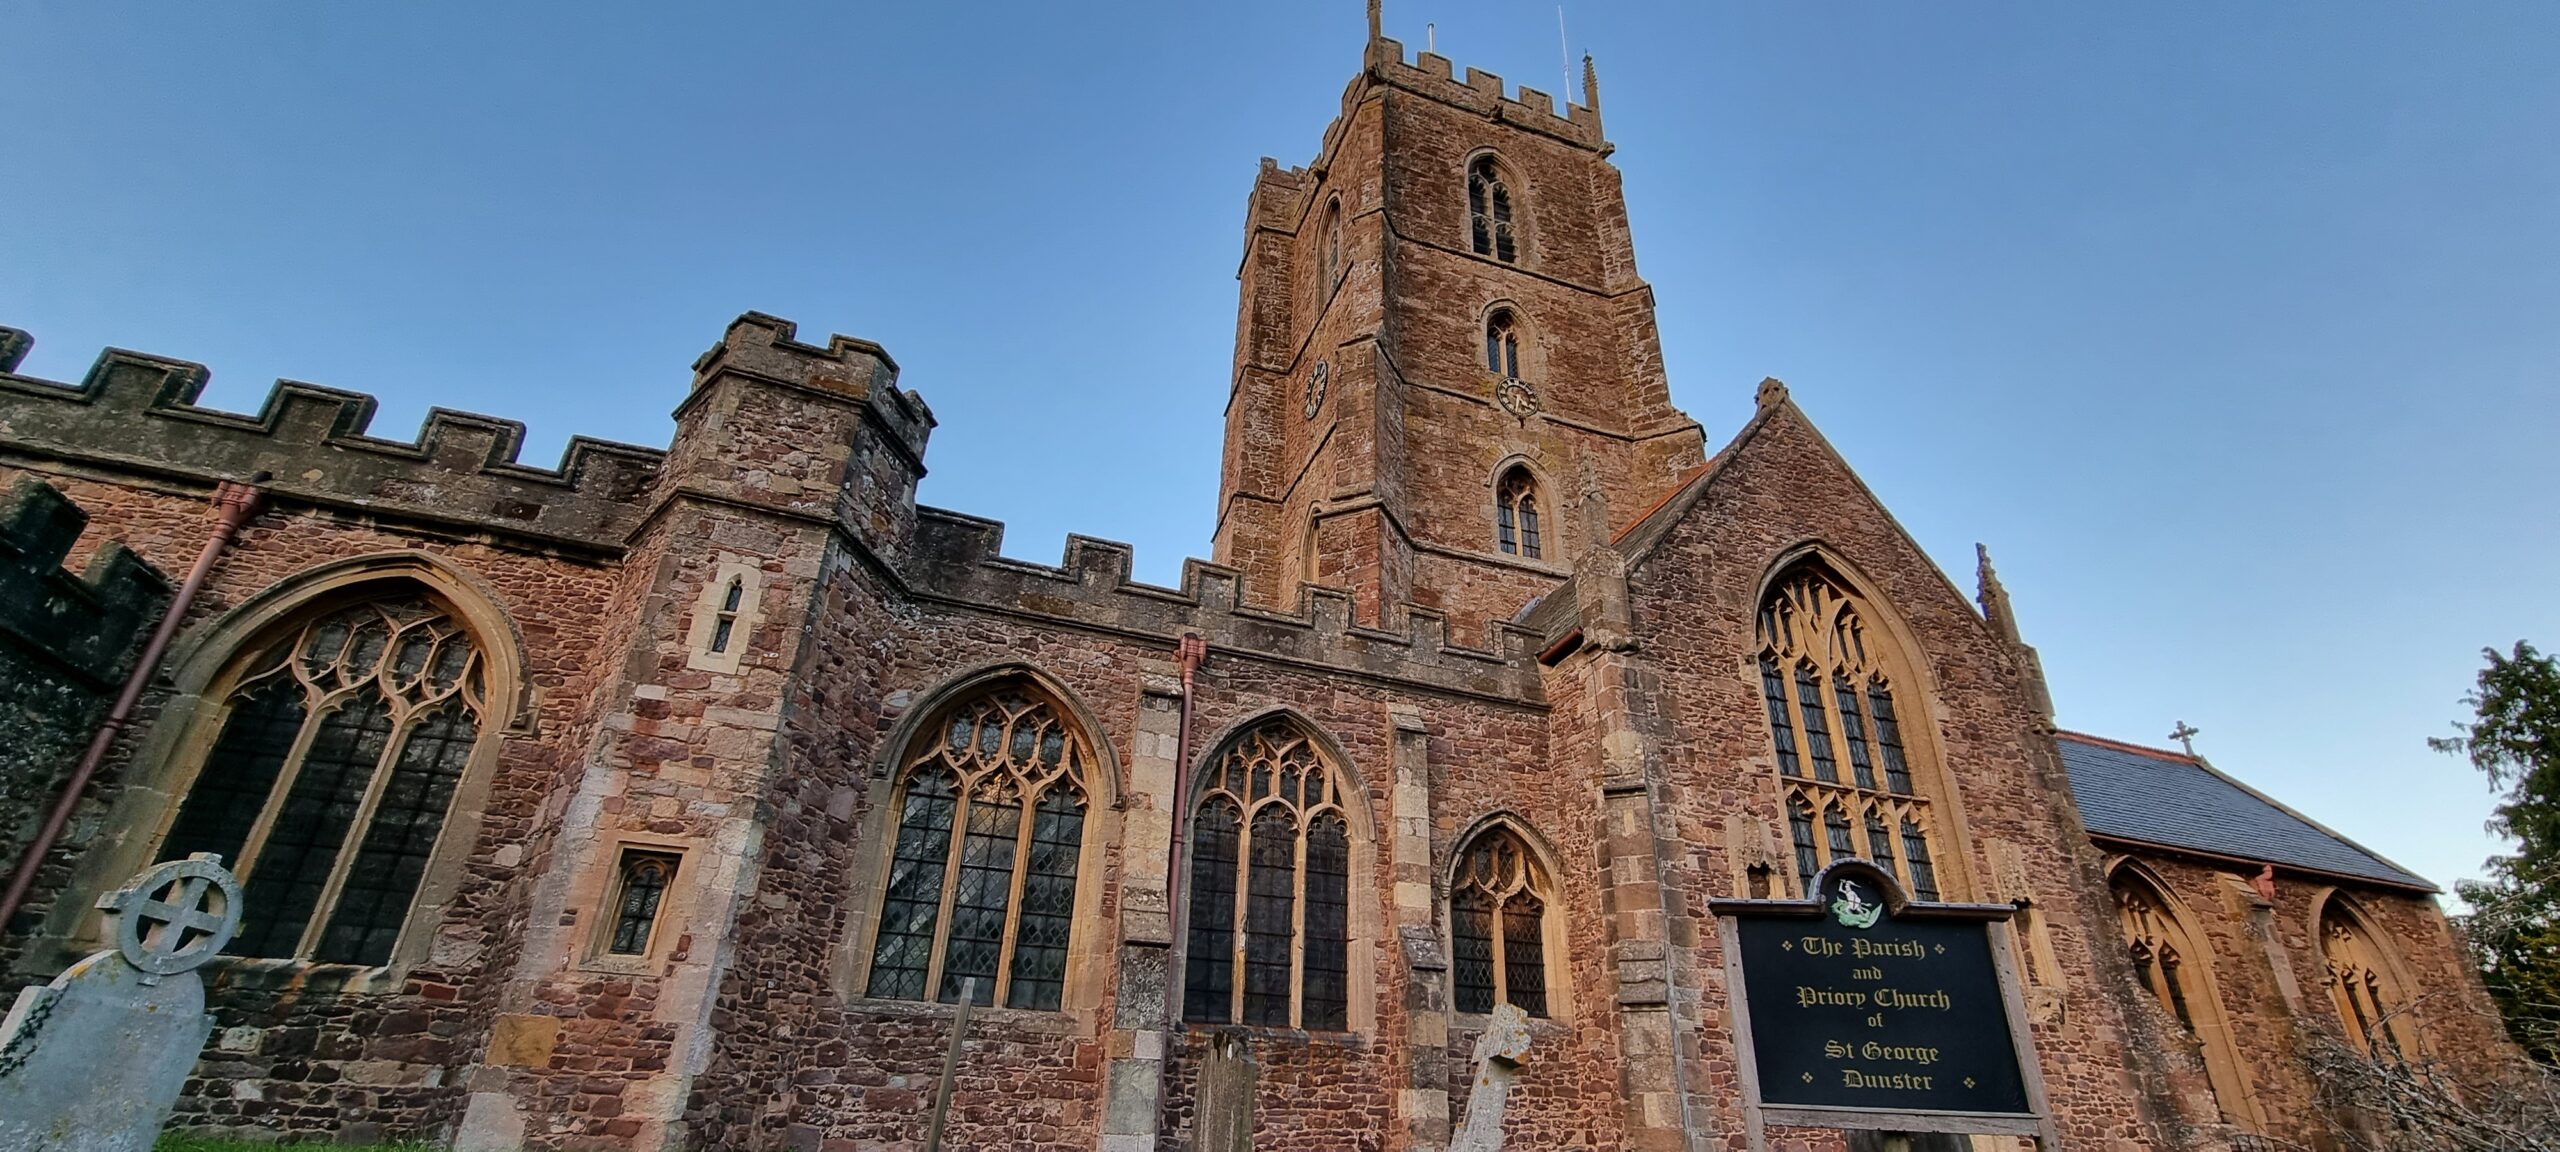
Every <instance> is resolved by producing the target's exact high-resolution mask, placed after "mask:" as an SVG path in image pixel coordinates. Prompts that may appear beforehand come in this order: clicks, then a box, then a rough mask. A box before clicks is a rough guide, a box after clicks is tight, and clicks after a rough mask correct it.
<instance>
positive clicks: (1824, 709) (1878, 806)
mask: <svg viewBox="0 0 2560 1152" xmlns="http://www.w3.org/2000/svg"><path fill="white" fill-rule="evenodd" d="M1808 579H1810V580H1813V581H1818V582H1820V583H1822V584H1824V585H1827V586H1829V587H1830V588H1831V589H1832V592H1831V593H1830V595H1831V596H1832V598H1833V599H1835V600H1836V601H1838V602H1839V603H1840V604H1842V605H1845V606H1846V607H1845V611H1846V613H1847V615H1848V616H1849V617H1850V618H1853V619H1854V620H1855V622H1856V625H1857V630H1856V632H1855V633H1854V647H1855V651H1856V660H1855V663H1856V665H1857V669H1858V671H1857V673H1856V675H1855V676H1854V677H1853V678H1854V679H1860V680H1866V681H1868V683H1869V684H1870V685H1871V684H1872V679H1871V678H1880V679H1881V680H1882V682H1883V683H1884V684H1885V685H1886V686H1887V689H1888V691H1887V693H1886V695H1887V697H1888V699H1887V701H1886V702H1885V703H1886V704H1888V705H1890V706H1891V708H1892V712H1893V716H1892V718H1891V723H1890V726H1889V728H1890V732H1891V734H1892V735H1894V736H1897V737H1898V738H1899V739H1898V743H1899V745H1900V749H1901V753H1902V759H1903V760H1904V762H1905V764H1906V766H1907V768H1908V771H1909V774H1910V786H1909V787H1908V788H1907V790H1905V789H1895V788H1890V787H1887V788H1883V789H1876V788H1874V787H1873V786H1865V787H1862V788H1860V789H1854V790H1853V789H1850V788H1847V787H1845V785H1849V784H1852V783H1855V782H1856V781H1855V779H1854V777H1855V775H1856V773H1857V772H1858V771H1860V769H1859V767H1858V766H1857V765H1855V764H1854V763H1853V761H1854V760H1855V759H1856V758H1857V757H1858V755H1859V751H1858V746H1859V745H1861V744H1863V745H1864V749H1865V751H1864V754H1865V755H1866V756H1867V757H1869V758H1871V759H1878V758H1880V759H1889V758H1890V757H1889V756H1888V754H1887V753H1886V752H1885V750H1884V748H1883V745H1884V743H1885V740H1884V737H1885V735H1886V734H1887V731H1888V725H1887V723H1886V717H1884V716H1883V715H1881V714H1880V712H1878V711H1875V710H1871V709H1870V708H1869V707H1868V706H1869V705H1872V704H1873V703H1874V702H1873V699H1872V690H1871V687H1866V686H1862V687H1861V688H1860V690H1859V693H1858V695H1859V697H1860V699H1859V703H1860V705H1861V707H1860V708H1859V709H1857V710H1858V711H1859V712H1861V713H1863V714H1862V715H1859V716H1856V717H1852V716H1851V715H1850V714H1849V712H1848V711H1847V710H1844V709H1842V708H1840V707H1838V706H1837V702H1836V701H1835V700H1834V699H1833V698H1834V696H1835V694H1836V693H1835V689H1834V685H1832V684H1828V683H1821V684H1816V685H1814V689H1813V692H1814V695H1815V696H1816V697H1819V698H1821V700H1822V702H1823V703H1822V706H1821V707H1819V708H1817V709H1814V710H1812V711H1806V710H1803V709H1802V704H1803V702H1804V701H1803V696H1804V688H1805V684H1804V682H1803V681H1802V680H1801V679H1798V678H1797V677H1796V669H1795V667H1793V665H1795V664H1796V663H1797V662H1798V661H1799V660H1800V659H1801V657H1798V656H1789V657H1783V658H1781V659H1780V661H1779V663H1780V664H1781V665H1783V666H1785V667H1783V668H1782V673H1783V675H1782V679H1783V680H1784V683H1783V684H1782V685H1779V686H1778V687H1777V688H1773V687H1772V681H1771V680H1770V678H1769V671H1770V666H1769V663H1768V660H1767V657H1766V655H1765V654H1767V653H1769V652H1770V651H1771V649H1770V648H1769V646H1768V637H1766V636H1765V635H1764V634H1763V633H1764V632H1765V630H1766V628H1767V627H1768V621H1767V613H1768V612H1770V611H1771V609H1772V605H1773V604H1775V603H1776V602H1777V601H1778V600H1779V599H1780V598H1781V597H1782V596H1787V595H1791V594H1792V593H1793V590H1794V589H1795V588H1796V586H1798V585H1799V584H1801V583H1802V582H1804V581H1806V580H1808ZM1751 603H1752V605H1753V620H1754V633H1753V637H1752V639H1751V640H1750V641H1749V643H1748V644H1747V646H1746V648H1747V651H1746V652H1745V654H1744V655H1743V656H1742V657H1741V659H1740V661H1739V662H1738V664H1739V667H1738V672H1739V674H1740V675H1741V677H1742V678H1743V680H1744V681H1745V682H1746V683H1747V684H1749V685H1750V688H1751V690H1752V691H1753V693H1754V694H1755V695H1761V696H1763V697H1764V699H1768V698H1770V697H1771V696H1772V694H1773V693H1774V694H1776V695H1777V696H1782V697H1783V698H1784V700H1785V701H1786V702H1785V703H1784V704H1779V703H1777V702H1775V700H1771V702H1770V709H1771V711H1770V714H1769V720H1768V727H1769V729H1770V731H1771V738H1772V741H1773V746H1772V753H1773V761H1774V763H1775V764H1776V766H1777V768H1778V775H1779V780H1778V795H1779V798H1780V812H1779V817H1780V820H1781V822H1782V826H1784V827H1786V828H1788V829H1789V838H1790V841H1791V843H1792V852H1791V855H1792V856H1793V857H1794V863H1795V866H1794V867H1793V869H1791V871H1792V873H1793V875H1792V876H1791V877H1790V879H1793V880H1795V881H1796V885H1797V887H1799V888H1802V889H1805V890H1807V891H1810V888H1809V887H1808V886H1807V885H1806V883H1805V875H1806V874H1807V873H1809V872H1819V871H1820V870H1821V867H1822V865H1823V864H1825V863H1827V862H1829V861H1831V860H1832V859H1834V858H1837V857H1840V856H1841V855H1842V852H1843V848H1842V840H1843V838H1844V837H1843V835H1842V833H1841V831H1840V827H1839V825H1838V824H1837V823H1836V822H1835V821H1834V820H1833V819H1832V815H1831V814H1832V813H1833V811H1834V810H1835V807H1836V810H1837V811H1838V813H1839V815H1840V817H1841V819H1843V820H1846V821H1847V822H1848V823H1849V824H1850V825H1851V827H1849V828H1848V830H1847V832H1846V837H1845V838H1846V840H1847V842H1848V845H1847V849H1846V852H1847V855H1848V856H1852V857H1858V858H1865V857H1868V856H1870V855H1871V848H1872V847H1873V846H1875V844H1876V842H1877V841H1878V839H1879V838H1878V837H1877V836H1876V835H1875V830H1874V829H1873V828H1871V827H1870V826H1868V823H1867V821H1868V819H1869V817H1870V816H1872V815H1881V816H1882V818H1883V820H1884V822H1885V825H1886V827H1885V828H1884V832H1885V835H1884V836H1883V837H1882V838H1881V839H1882V840H1883V841H1886V842H1890V843H1891V844H1892V845H1893V846H1894V851H1895V852H1896V853H1897V854H1898V855H1902V856H1903V857H1904V858H1903V859H1901V860H1897V861H1895V862H1894V863H1893V869H1892V870H1893V871H1894V872H1895V874H1896V876H1897V880H1898V883H1900V884H1902V885H1904V886H1905V887H1907V888H1910V889H1912V890H1911V892H1910V895H1911V897H1912V898H1914V899H1936V900H1944V901H1961V900H1964V899H1968V898H1970V897H1971V895H1972V894H1973V893H1975V892H1977V891H1979V890H1980V889H1981V882H1980V879H1979V878H1978V877H1976V876H1975V875H1974V865H1973V861H1972V853H1971V851H1969V848H1968V846H1969V845H1970V843H1971V839H1970V837H1969V836H1968V835H1967V834H1966V832H1965V822H1964V811H1963V805H1962V798H1961V797H1960V796H1959V794H1958V793H1957V790H1956V788H1955V781H1954V776H1953V774H1952V773H1951V772H1949V771H1948V770H1947V758H1946V753H1945V748H1944V744H1943V740H1942V739H1941V737H1940V734H1939V732H1938V725H1937V722H1936V709H1935V707H1934V704H1935V701H1937V700H1938V699H1939V693H1938V686H1937V683H1936V677H1935V676H1934V675H1932V674H1931V671H1930V668H1929V664H1928V660H1927V656H1926V653H1927V649H1926V648H1924V647H1923V646H1922V645H1921V644H1920V642H1919V638H1918V636H1917V635H1916V634H1914V633H1913V631H1912V630H1911V628H1910V626H1909V624H1908V622H1907V621H1906V620H1905V619H1904V617H1903V616H1902V614H1901V612H1900V611H1899V609H1897V608H1896V606H1895V605H1894V604H1893V602H1892V601H1891V600H1890V599H1888V598H1887V597H1886V596H1884V594H1883V592H1882V590H1881V589H1880V587H1879V586H1878V585H1877V584H1876V583H1875V582H1874V581H1873V580H1872V579H1870V578H1868V577H1867V576H1865V575H1864V574H1863V573H1862V572H1860V571H1859V570H1858V568H1857V567H1856V566H1855V565H1854V564H1851V563H1850V562H1848V561H1847V559H1846V558H1845V557H1844V556H1842V555H1841V554H1840V553H1839V552H1838V550H1836V549H1833V548H1831V547H1829V546H1828V545H1826V544H1824V543H1823V542H1822V541H1820V540H1817V539H1807V540H1803V541H1799V542H1798V543H1796V544H1793V545H1791V546H1788V547H1785V548H1781V549H1778V550H1777V551H1776V552H1775V554H1774V556H1773V558H1772V559H1771V560H1770V561H1769V563H1768V564H1767V565H1765V566H1764V567H1763V568H1762V569H1761V575H1760V578H1759V579H1758V581H1756V583H1755V586H1754V592H1753V599H1752V601H1751ZM1870 637H1872V639H1870ZM1822 643H1823V644H1826V645H1827V644H1832V643H1834V641H1833V639H1832V638H1830V637H1829V636H1826V637H1824V638H1823V640H1822ZM1823 663H1824V664H1825V665H1826V667H1825V669H1824V670H1825V671H1826V672H1836V671H1843V670H1846V669H1845V667H1844V666H1843V665H1841V664H1840V663H1839V662H1838V661H1837V660H1836V659H1834V658H1830V657H1826V658H1825V659H1824V661H1823ZM1781 709H1783V710H1784V711H1783V713H1782V712H1781ZM1816 711H1818V712H1820V713H1821V715H1820V716H1816V715H1814V712H1816ZM1782 714H1783V715H1784V716H1786V717H1787V718H1788V721H1789V725H1788V727H1787V728H1786V730H1785V736H1784V738H1782V735H1781V726H1780V724H1779V723H1778V717H1779V716H1781V715H1782ZM1861 734H1863V738H1861ZM1789 740H1793V741H1797V742H1800V744H1801V747H1802V748H1803V749H1804V750H1805V751H1806V752H1807V753H1808V754H1809V756H1810V758H1811V759H1812V760H1814V761H1815V762H1814V763H1810V764H1799V765H1798V766H1797V767H1796V768H1795V770H1794V771H1792V772H1791V771H1790V759H1791V756H1792V755H1793V753H1791V752H1790V750H1789V749H1788V747H1787V742H1788V741H1789ZM1814 749H1820V750H1821V755H1827V756H1831V757H1833V759H1834V763H1833V764H1832V765H1831V766H1830V767H1829V769H1828V771H1830V772H1831V773H1833V776H1834V778H1833V779H1829V780H1826V779H1824V772H1825V771H1826V769H1825V767H1824V766H1823V765H1822V764H1821V763H1819V760H1820V758H1821V756H1819V755H1810V754H1811V753H1812V752H1813V750H1814ZM1869 770H1872V771H1873V772H1875V773H1876V775H1877V776H1878V777H1879V779H1878V780H1877V782H1876V783H1878V784H1884V783H1886V781H1885V780H1884V779H1882V777H1884V776H1885V775H1886V771H1887V770H1886V767H1885V765H1883V764H1874V765H1872V766H1871V769H1869ZM1860 792H1866V793H1873V795H1860V794H1858V793H1860ZM1799 793H1803V794H1804V795H1803V796H1801V797H1799V795H1798V794H1799ZM1835 800H1836V801H1838V803H1837V805H1836V806H1835V804H1834V803H1833V801H1835ZM1871 801H1872V802H1871ZM1905 819H1910V820H1912V821H1913V823H1914V824H1915V825H1916V826H1917V830H1918V832H1919V835H1918V836H1917V837H1916V839H1917V840H1918V842H1919V843H1920V845H1921V847H1922V849H1923V854H1924V859H1921V860H1914V859H1912V858H1910V856H1909V855H1908V854H1909V852H1910V848H1911V844H1912V842H1913V841H1914V839H1915V837H1913V836H1911V835H1908V834H1906V833H1905V831H1904V830H1903V829H1902V827H1901V822H1902V821H1903V820H1905ZM1808 821H1810V822H1811V823H1812V825H1813V830H1812V831H1811V833H1810V835H1811V836H1812V837H1813V838H1814V839H1813V843H1812V846H1811V851H1810V855H1811V856H1812V857H1813V859H1812V860H1811V861H1808V859H1807V856H1808V849H1807V836H1808V832H1807V830H1806V824H1807V822H1808ZM1808 863H1811V864H1812V866H1811V867H1808ZM1924 864H1925V865H1926V869H1925V871H1926V872H1927V873H1928V878H1929V879H1930V880H1932V881H1933V885H1934V887H1935V888H1936V892H1935V894H1934V895H1933V894H1932V893H1930V892H1929V891H1926V890H1925V888H1924V887H1923V886H1922V885H1921V884H1920V883H1919V882H1918V879H1917V877H1918V876H1919V874H1920V873H1921V872H1922V871H1923V865H1924ZM1906 867H1907V868H1909V869H1910V872H1909V873H1905V872H1904V871H1903V869H1904V868H1906Z"/></svg>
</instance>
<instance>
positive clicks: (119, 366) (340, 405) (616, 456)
mask: <svg viewBox="0 0 2560 1152" xmlns="http://www.w3.org/2000/svg"><path fill="white" fill-rule="evenodd" d="M30 344H32V340H31V338H30V337H29V336H28V335H27V334H26V333H25V332H23V331H19V330H17V329H14V328H0V450H5V451H8V452H14V453H24V454H32V455H38V456H44V457H49V458H53V459H60V460H68V461H73V462H79V463H89V464H99V465H105V466H109V467H112V468H115V469H117V470H119V471H124V472H128V473H142V474H148V475H158V476H163V477H171V478H178V479H184V480H188V481H194V482H198V483H202V484H206V485H211V484H213V483H215V482H218V481H221V480H226V479H237V478H240V477H244V476H248V475H250V474H252V473H256V472H262V471H263V472H270V473H273V474H274V480H273V481H272V483H271V484H270V485H269V486H268V487H269V490H270V491H271V492H272V493H274V494H275V495H277V496H280V497H283V498H286V499H298V500H303V501H308V502H311V503H314V504H321V505H327V506H334V507H340V508H346V509H350V510H355V511H360V512H380V513H395V514H399V515H402V516H406V517H409V518H413V519H417V520H424V521H431V522H437V523H441V524H446V525H450V526H453V527H457V528H462V529H465V530H475V531H489V532H497V533H504V534H508V535H515V536H527V537H534V538H538V539H542V540H546V541H552V542H559V543H573V544H580V545H586V546H591V547H606V548H612V547H619V546H620V544H621V543H622V540H623V538H624V537H625V536H626V535H627V534H628V533H629V531H630V529H631V527H632V525H633V524H634V523H636V522H637V520H638V518H639V517H640V515H641V514H642V512H643V511H644V509H643V508H642V507H641V504H640V502H639V500H638V499H637V498H638V497H639V496H640V495H641V494H642V493H644V492H646V491H647V490H648V488H649V487H650V484H651V483H652V482H653V481H654V480H655V479H656V477H657V475H658V471H659V467H660V465H661V463H662V461H663V459H664V457H665V453H663V452H660V451H659V450H657V449H654V448H643V447H638V446H635V445H630V444H617V443H613V442H611V441H605V440H593V439H588V438H586V437H583V436H581V437H576V438H573V439H571V440H570V441H569V445H568V448H567V450H566V451H565V452H563V453H562V455H561V459H560V466H559V467H558V468H557V469H545V468H537V467H531V466H528V465H525V464H522V463H519V462H517V459H516V454H517V451H518V450H519V449H520V448H521V447H522V446H523V443H524V425H523V424H520V423H517V422H516V421H513V420H501V419H497V418H495V417H490V416H481V415H476V414H474V413H469V412H456V411H452V410H449V409H444V408H436V409H431V410H430V411H429V412H428V414H427V419H426V423H425V426H424V427H423V428H421V429H420V431H419V434H418V436H417V438H416V439H414V440H408V441H401V440H390V439H383V438H380V437H376V436H372V435H368V434H367V432H366V429H367V428H368V427H369V426H370V425H371V423H372V420H373V413H374V409H375V406H376V402H375V400H374V398H373V397H371V396H368V395H365V394H363V393H360V392H344V391H340V390H338V389H335V388H324V387H320V386H318V385H315V384H304V383H299V382H296V381H291V380H278V381H276V384H275V387H274V388H273V389H271V390H269V392H268V393H267V399H266V402H265V403H264V404H263V405H261V406H260V408H259V409H258V412H257V413H256V414H255V415H241V414H237V413H232V412H224V411H220V410H217V409H212V408H203V407H198V406H197V404H196V398H197V397H198V396H200V395H202V394H203V392H204V386H205V383H206V381H207V380H208V379H210V378H211V374H210V373H209V372H208V371H207V370H206V368H205V367H204V365H201V364H195V363H190V362H187V361H184V360H171V359H167V358H164V357H159V356H151V355H146V354H143V353H140V352H128V351H124V350H122V349H116V348H110V349H107V350H106V351H105V352H103V353H101V354H99V356H98V359H97V362H96V363H95V364H94V365H93V366H91V368H90V369H89V374H88V375H87V376H86V377H85V378H83V379H82V381H81V382H80V383H79V384H76V385H72V384H63V383H59V382H55V381H51V380H40V379H36V378H34V377H29V376H20V375H18V374H17V367H18V365H19V363H21V362H22V360H23V358H24V357H25V355H26V351H27V348H28V347H29V345H30Z"/></svg>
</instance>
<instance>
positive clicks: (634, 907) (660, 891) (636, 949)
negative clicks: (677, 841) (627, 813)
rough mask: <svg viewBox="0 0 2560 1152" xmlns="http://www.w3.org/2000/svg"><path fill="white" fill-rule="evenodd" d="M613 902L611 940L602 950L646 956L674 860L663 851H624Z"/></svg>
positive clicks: (619, 954) (673, 867) (671, 855)
mask: <svg viewBox="0 0 2560 1152" xmlns="http://www.w3.org/2000/svg"><path fill="white" fill-rule="evenodd" d="M620 871H621V875H620V876H619V877H618V878H617V884H616V889H617V893H616V895H615V897H614V902H613V939H611V940H609V941H607V942H606V944H605V951H606V952H609V953H612V954H613V955H616V956H646V955H648V954H649V937H650V936H652V935H654V934H655V933H656V931H657V927H658V907H659V905H660V904H661V903H663V902H664V901H665V899H666V895H667V886H668V885H669V884H672V883H674V882H675V878H676V857H675V856H674V855H673V854H672V853H666V852H638V851H626V852H624V853H623V854H622V867H621V869H620Z"/></svg>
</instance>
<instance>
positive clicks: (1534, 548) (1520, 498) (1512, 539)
mask: <svg viewBox="0 0 2560 1152" xmlns="http://www.w3.org/2000/svg"><path fill="white" fill-rule="evenodd" d="M1493 516H1494V543H1495V545H1496V546H1497V547H1500V548H1501V549H1502V550H1503V551H1504V552H1506V553H1508V554H1510V555H1513V556H1522V557H1526V558H1528V559H1531V560H1535V559H1538V558H1539V557H1540V556H1541V555H1543V554H1544V551H1545V547H1546V545H1545V542H1544V540H1543V539H1542V538H1541V536H1540V533H1539V529H1538V482H1537V480H1536V479H1534V478H1532V477H1531V476H1530V475H1529V470H1528V469H1526V468H1513V469H1512V470H1510V471H1509V472H1506V473H1503V476H1502V483H1501V485H1500V486H1499V487H1498V488H1497V489H1496V490H1495V496H1494V510H1493Z"/></svg>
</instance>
